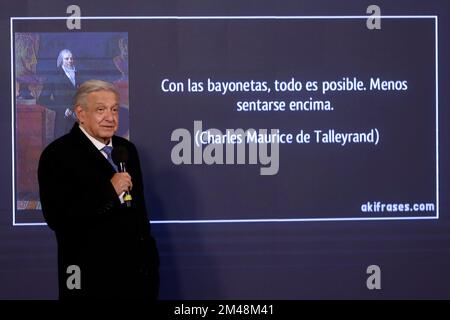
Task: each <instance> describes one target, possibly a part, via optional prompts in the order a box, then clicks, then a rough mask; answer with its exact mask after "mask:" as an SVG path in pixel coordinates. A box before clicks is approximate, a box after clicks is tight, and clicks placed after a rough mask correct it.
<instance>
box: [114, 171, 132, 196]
mask: <svg viewBox="0 0 450 320" xmlns="http://www.w3.org/2000/svg"><path fill="white" fill-rule="evenodd" d="M111 183H112V185H113V187H114V190H116V193H117V195H118V196H120V195H121V194H122V193H123V192H125V191H130V190H131V188H133V183H132V182H131V176H130V175H129V174H128V173H127V172H118V173H115V174H114V176H113V177H112V179H111Z"/></svg>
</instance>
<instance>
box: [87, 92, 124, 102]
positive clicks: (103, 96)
mask: <svg viewBox="0 0 450 320" xmlns="http://www.w3.org/2000/svg"><path fill="white" fill-rule="evenodd" d="M88 99H89V100H91V101H92V102H93V103H95V104H105V103H113V104H118V103H119V97H118V96H117V95H116V93H114V92H113V91H108V90H99V91H94V92H91V93H89V94H88Z"/></svg>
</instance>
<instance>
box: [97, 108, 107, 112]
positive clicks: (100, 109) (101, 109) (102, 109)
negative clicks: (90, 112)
mask: <svg viewBox="0 0 450 320" xmlns="http://www.w3.org/2000/svg"><path fill="white" fill-rule="evenodd" d="M103 111H105V108H98V109H97V112H103Z"/></svg>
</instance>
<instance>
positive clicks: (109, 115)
mask: <svg viewBox="0 0 450 320" xmlns="http://www.w3.org/2000/svg"><path fill="white" fill-rule="evenodd" d="M105 120H107V121H114V112H113V111H112V110H111V109H106V112H105Z"/></svg>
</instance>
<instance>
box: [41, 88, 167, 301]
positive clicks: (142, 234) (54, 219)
mask: <svg viewBox="0 0 450 320" xmlns="http://www.w3.org/2000/svg"><path fill="white" fill-rule="evenodd" d="M118 108H119V94H118V92H117V91H116V89H115V87H114V86H113V85H112V84H110V83H107V82H104V81H100V80H90V81H87V82H85V83H83V84H82V85H81V86H80V87H79V89H78V91H77V93H76V95H75V107H74V112H75V113H76V115H77V117H78V121H79V123H76V124H75V125H74V127H73V128H72V130H71V131H70V132H69V133H68V134H66V135H64V136H63V137H61V138H59V139H57V140H55V141H54V142H52V143H51V144H50V145H49V146H48V147H47V148H46V149H45V150H44V152H43V153H42V156H41V159H40V162H39V169H38V178H39V188H40V197H41V202H42V210H43V213H44V217H45V219H46V221H47V224H48V226H49V227H50V228H51V229H52V230H54V231H55V235H56V239H57V243H58V272H59V293H60V298H62V299H64V298H100V299H101V298H138V299H140V298H143V299H156V298H157V293H158V287H159V275H158V266H159V260H158V253H157V249H156V245H155V242H154V240H153V238H152V236H151V234H150V224H149V221H148V217H147V213H146V208H145V201H144V194H143V181H142V174H141V168H140V164H139V159H138V153H137V150H136V148H135V146H134V145H133V144H132V143H131V142H129V141H128V140H126V139H123V138H120V137H117V136H115V135H114V133H115V132H116V130H117V128H118V124H119V119H118ZM114 148H120V150H121V154H122V156H123V154H124V153H125V155H126V156H125V157H122V159H121V161H124V162H126V163H125V164H126V169H127V170H126V171H127V172H117V166H116V164H115V163H114V162H112V161H111V150H114ZM124 195H126V196H125V197H124ZM128 196H131V198H132V200H131V201H130V202H127V201H124V198H125V199H126V198H127V197H128ZM124 202H127V204H131V205H126V204H125V203H124ZM75 272H78V276H79V279H78V280H79V283H78V284H77V283H76V282H77V281H78V280H77V279H76V278H73V277H72V276H74V275H75ZM71 277H72V278H71Z"/></svg>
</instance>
